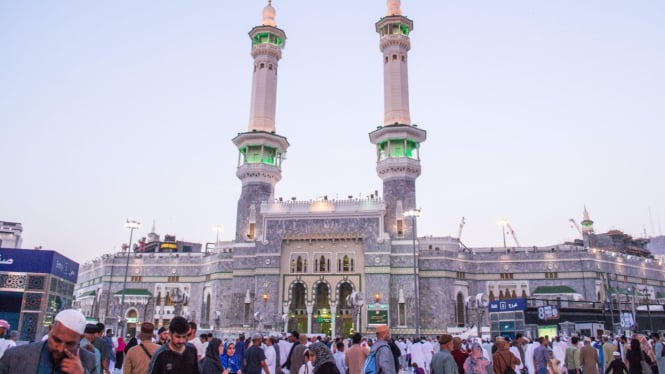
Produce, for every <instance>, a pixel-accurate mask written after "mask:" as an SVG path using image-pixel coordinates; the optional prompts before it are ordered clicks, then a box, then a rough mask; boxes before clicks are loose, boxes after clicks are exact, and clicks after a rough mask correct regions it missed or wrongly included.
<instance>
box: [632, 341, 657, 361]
mask: <svg viewBox="0 0 665 374" xmlns="http://www.w3.org/2000/svg"><path fill="white" fill-rule="evenodd" d="M637 340H639V342H640V347H641V348H642V351H644V353H645V354H646V355H647V356H649V359H650V360H651V362H652V363H653V365H655V363H656V355H655V354H654V353H653V349H651V346H650V345H649V339H647V337H646V336H644V335H638V336H637Z"/></svg>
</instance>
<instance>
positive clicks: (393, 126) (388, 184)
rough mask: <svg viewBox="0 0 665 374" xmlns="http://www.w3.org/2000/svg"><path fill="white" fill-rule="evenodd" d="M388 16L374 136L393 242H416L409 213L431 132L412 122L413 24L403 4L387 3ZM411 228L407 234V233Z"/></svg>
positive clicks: (382, 31)
mask: <svg viewBox="0 0 665 374" xmlns="http://www.w3.org/2000/svg"><path fill="white" fill-rule="evenodd" d="M386 13H387V15H386V16H385V17H383V18H381V19H380V20H379V22H377V23H376V32H377V33H379V37H380V39H379V40H380V41H379V47H380V50H381V54H382V58H381V60H382V65H383V86H384V87H383V99H384V118H383V126H379V127H378V129H377V130H375V131H373V132H371V133H370V134H369V138H370V141H371V142H372V144H375V145H376V155H377V163H376V172H377V174H378V175H379V177H380V178H381V179H382V180H383V199H384V201H385V203H386V217H385V219H384V223H385V230H386V232H388V233H389V234H390V237H391V238H394V239H400V238H409V239H410V238H413V235H414V234H415V228H414V227H412V224H413V222H414V221H415V220H408V219H406V220H405V219H404V217H403V216H404V214H403V212H408V211H410V210H413V209H416V208H417V206H416V178H418V177H419V176H420V152H419V150H420V143H422V142H424V141H425V139H426V138H427V133H426V132H425V131H424V130H421V129H420V128H418V126H416V125H414V124H412V123H411V114H410V113H409V78H408V61H409V59H408V52H409V49H411V40H410V39H409V34H410V33H411V31H412V30H413V21H411V20H410V19H408V18H407V17H405V16H403V15H402V9H401V3H400V1H399V0H387V12H386ZM405 228H406V229H405Z"/></svg>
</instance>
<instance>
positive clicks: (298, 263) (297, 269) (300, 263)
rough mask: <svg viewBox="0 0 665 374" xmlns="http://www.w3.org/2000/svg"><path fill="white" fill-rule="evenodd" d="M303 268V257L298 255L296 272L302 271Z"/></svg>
mask: <svg viewBox="0 0 665 374" xmlns="http://www.w3.org/2000/svg"><path fill="white" fill-rule="evenodd" d="M302 269H303V263H302V257H300V256H298V259H296V272H297V273H302Z"/></svg>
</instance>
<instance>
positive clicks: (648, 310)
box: [642, 287, 653, 332]
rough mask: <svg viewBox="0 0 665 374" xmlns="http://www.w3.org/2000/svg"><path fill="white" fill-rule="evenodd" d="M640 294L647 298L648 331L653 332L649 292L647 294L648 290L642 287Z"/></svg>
mask: <svg viewBox="0 0 665 374" xmlns="http://www.w3.org/2000/svg"><path fill="white" fill-rule="evenodd" d="M642 292H643V293H644V296H645V297H646V298H647V313H648V315H649V331H650V332H653V321H652V320H651V300H650V299H651V292H649V289H648V288H646V287H644V288H643V289H642Z"/></svg>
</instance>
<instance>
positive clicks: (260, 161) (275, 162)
mask: <svg viewBox="0 0 665 374" xmlns="http://www.w3.org/2000/svg"><path fill="white" fill-rule="evenodd" d="M249 37H250V39H251V40H252V57H253V58H254V68H253V76H252V97H251V104H250V113H249V128H248V130H247V132H243V133H239V134H238V136H236V137H235V138H234V139H233V143H234V144H235V145H236V146H237V147H238V150H239V151H240V153H239V158H238V169H237V171H236V176H237V177H238V178H239V179H240V180H241V182H242V192H241V193H240V199H239V200H238V213H237V216H236V241H237V242H239V243H240V242H249V241H254V240H255V239H257V238H259V237H260V236H261V234H262V233H261V232H260V227H261V224H260V223H261V212H260V206H261V203H262V202H266V201H271V200H272V199H273V195H274V190H275V184H277V182H279V181H280V179H282V170H281V166H282V165H281V164H282V159H283V158H284V154H285V153H286V149H287V148H288V147H289V142H288V141H287V140H286V138H285V137H283V136H280V135H277V134H276V132H275V108H276V98H277V68H278V62H279V60H280V59H281V58H282V49H283V48H284V44H285V42H286V34H285V33H284V31H283V30H280V29H278V28H277V27H276V23H275V8H273V7H272V2H271V1H270V0H269V1H268V5H266V7H265V8H263V20H262V22H261V25H260V26H256V27H254V28H253V29H252V30H251V31H250V32H249Z"/></svg>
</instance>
